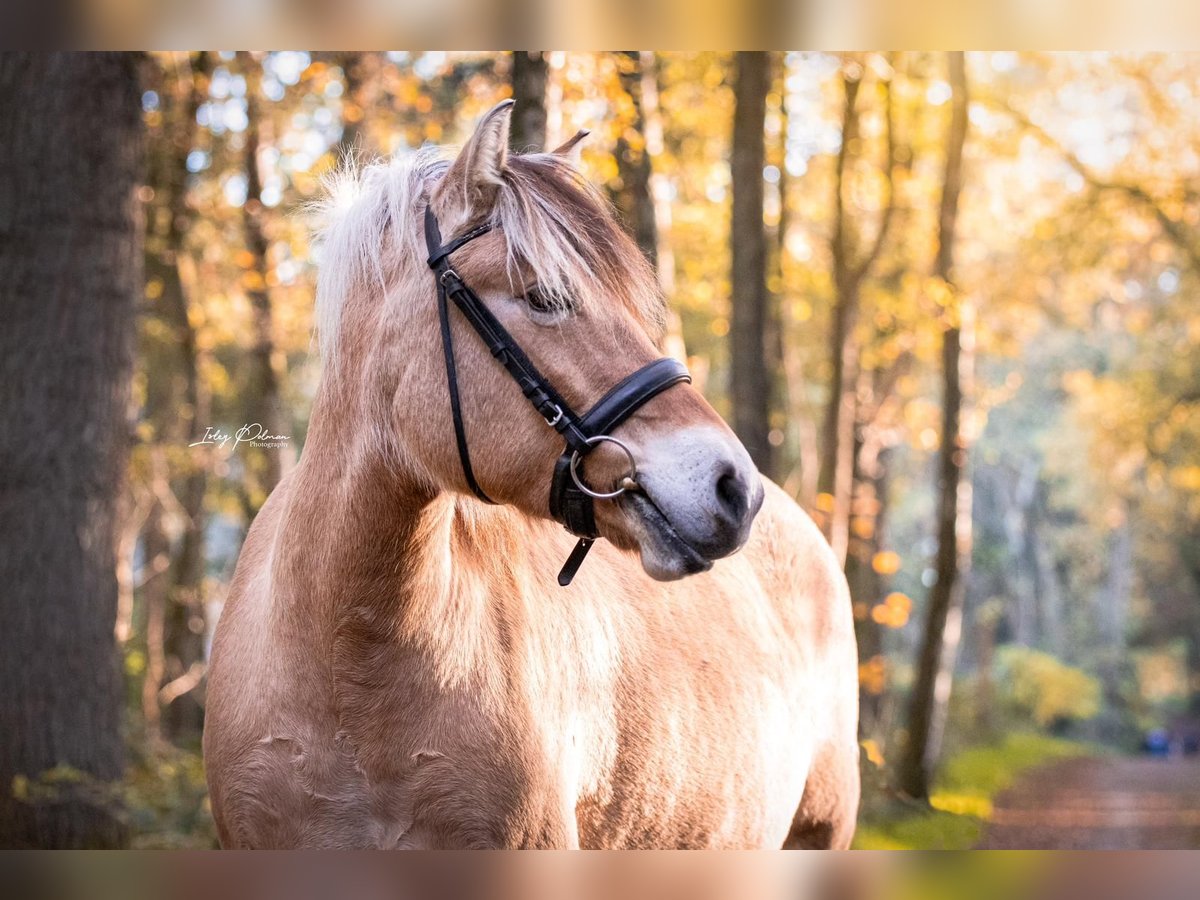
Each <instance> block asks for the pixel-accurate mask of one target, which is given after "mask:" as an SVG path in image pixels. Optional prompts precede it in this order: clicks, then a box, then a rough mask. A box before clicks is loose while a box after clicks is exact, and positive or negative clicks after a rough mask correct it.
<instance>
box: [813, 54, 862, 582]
mask: <svg viewBox="0 0 1200 900" xmlns="http://www.w3.org/2000/svg"><path fill="white" fill-rule="evenodd" d="M861 84H862V78H861V73H860V71H859V70H858V69H857V68H852V69H849V70H847V71H846V72H844V73H843V76H842V95H843V103H842V142H841V146H840V147H839V148H838V154H837V162H836V165H835V168H834V187H833V207H834V216H833V242H832V251H833V252H832V256H833V284H834V290H835V292H836V299H835V300H834V304H833V322H832V323H831V327H830V334H829V365H830V378H829V399H828V401H827V402H826V405H825V424H824V430H823V431H822V434H821V444H822V446H821V469H820V475H819V476H818V477H817V491H818V493H819V494H821V495H822V497H821V499H822V500H823V502H821V503H820V505H819V506H818V511H819V512H820V516H819V517H818V522H819V523H820V525H821V530H822V531H824V532H825V536H826V538H828V539H829V543H830V546H831V547H833V550H834V553H835V555H836V556H837V558H838V560H840V561H841V562H843V563H844V562H845V561H846V551H847V547H848V545H849V539H850V492H851V490H852V486H853V483H854V421H855V418H856V413H855V399H856V395H855V392H854V389H855V385H856V384H857V383H858V342H857V341H855V340H853V337H854V325H855V321H856V320H857V318H858V289H859V283H858V281H857V280H856V279H855V278H854V265H853V262H852V254H853V250H852V248H851V247H850V242H851V241H850V233H849V231H850V226H849V223H848V222H847V215H846V200H845V182H846V168H847V164H848V163H849V158H850V146H851V145H852V144H853V142H854V141H856V140H857V138H858V106H857V103H858V89H859V86H860V85H861Z"/></svg>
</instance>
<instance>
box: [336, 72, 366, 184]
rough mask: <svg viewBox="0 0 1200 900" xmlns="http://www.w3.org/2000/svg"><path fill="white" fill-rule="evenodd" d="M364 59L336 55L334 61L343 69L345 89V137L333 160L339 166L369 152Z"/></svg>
mask: <svg viewBox="0 0 1200 900" xmlns="http://www.w3.org/2000/svg"><path fill="white" fill-rule="evenodd" d="M363 56H364V54H363V53H360V52H358V51H345V52H340V53H335V54H334V59H335V60H336V62H337V65H338V67H339V68H340V69H341V70H342V79H343V87H344V90H345V93H344V94H343V97H342V136H341V137H340V138H338V142H337V144H335V145H334V147H333V159H334V162H335V163H336V164H337V165H341V164H342V162H343V161H344V160H346V159H351V158H353V157H354V155H355V154H356V153H359V152H361V151H363V150H365V149H366V147H365V146H364V135H363V123H364V122H365V121H366V112H367V111H366V109H364V105H365V104H364V103H363V96H362V94H363V73H362V66H363Z"/></svg>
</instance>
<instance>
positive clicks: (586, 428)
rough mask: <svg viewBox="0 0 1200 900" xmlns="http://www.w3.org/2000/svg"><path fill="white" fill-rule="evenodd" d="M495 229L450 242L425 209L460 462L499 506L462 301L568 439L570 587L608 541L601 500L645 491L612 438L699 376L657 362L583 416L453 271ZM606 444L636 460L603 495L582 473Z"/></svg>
mask: <svg viewBox="0 0 1200 900" xmlns="http://www.w3.org/2000/svg"><path fill="white" fill-rule="evenodd" d="M491 230H492V226H491V224H489V223H485V224H483V225H480V226H478V227H476V228H472V229H471V230H469V231H466V232H464V233H463V234H460V235H459V236H458V237H456V238H453V239H451V240H449V241H447V242H446V243H445V244H443V243H442V235H441V231H440V230H439V229H438V224H437V217H436V216H434V214H433V211H432V210H431V209H430V208H429V207H428V206H426V208H425V243H426V245H427V246H428V248H429V260H428V262H429V268H431V269H433V272H434V277H435V278H436V279H437V300H438V319H439V320H440V323H441V331H442V352H443V355H444V356H445V359H446V384H447V386H448V387H449V389H450V414H451V416H452V418H453V419H454V439H455V441H456V443H457V444H458V458H459V460H460V461H461V462H462V470H463V475H464V477H465V478H466V481H467V486H468V487H470V489H471V492H472V493H473V494H474V495H475V496H476V497H478V498H479V499H480V500H482V501H483V502H484V503H495V501H494V500H493V499H492V498H491V497H489V496H488V495H487V493H486V492H485V491H484V490H483V488H482V487H480V486H479V482H478V481H477V480H476V479H475V472H474V470H472V468H471V454H470V451H469V450H468V448H467V433H466V428H465V426H464V425H463V417H462V408H461V405H460V403H459V396H458V371H457V368H456V366H455V364H454V340H453V337H452V335H451V332H450V312H449V307H448V303H447V300H448V299H449V300H453V301H454V305H455V306H457V307H458V309H459V312H461V313H462V314H463V318H465V319H466V320H467V322H468V323H470V325H471V327H472V328H474V329H475V332H476V333H477V334H478V335H479V337H480V338H482V339H483V342H484V344H485V345H487V348H488V350H490V351H491V354H492V356H494V357H495V358H496V359H497V360H499V361H500V363H501V365H503V366H504V368H505V369H507V370H508V374H509V375H511V376H512V377H513V380H514V381H516V383H517V386H518V387H519V388H520V389H521V393H523V394H524V395H525V399H526V400H528V401H529V402H530V403H532V404H533V408H534V409H536V410H537V411H538V414H539V415H540V416H541V417H542V418H543V419H545V420H546V424H547V425H549V426H550V427H551V428H553V429H554V430H555V431H557V432H558V433H559V434H561V435H562V437H563V440H564V441H566V447H565V448H564V449H563V453H562V456H560V457H559V458H558V462H556V463H555V465H554V475H553V478H552V480H551V482H550V514H551V515H552V516H553V517H554V518H555V520H556V521H558V522H561V523H562V524H563V525H564V526H565V527H566V529H567V531H569V532H571V534H573V535H575V536H576V537H578V538H579V543H577V544H576V545H575V549H574V550H572V551H571V555H570V556H569V557H568V558H567V561H566V563H565V564H564V565H563V567H562V571H561V572H559V573H558V583H559V584H560V585H562V586H563V587H566V586H567V585H568V584H570V583H571V579H573V578H574V577H575V573H576V572H578V571H579V567H580V566H581V565H582V564H583V560H584V558H585V557H586V556H587V553H588V550H590V549H591V546H592V543H593V542H594V541H595V540H596V538H597V537H599V536H600V533H599V531H597V530H596V519H595V514H594V510H593V505H592V504H593V500H595V499H602V500H608V499H612V498H614V497H617V496H619V495H621V494H623V493H624V492H625V491H627V490H636V489H637V481H636V478H637V465H636V463H635V461H634V458H633V454H632V453H631V452H630V450H629V448H628V447H626V446H625V444H624V443H622V442H621V441H619V440H618V439H616V438H614V437H612V436H611V435H610V434H609V432H610V431H612V430H613V429H614V428H616V427H617V426H618V425H620V424H621V423H622V422H624V421H625V420H626V419H628V418H629V417H630V416H631V415H633V413H635V412H636V411H637V410H638V409H640V408H641V407H642V406H643V405H644V404H645V403H646V402H648V401H649V400H650V399H651V398H653V397H656V396H657V395H658V394H660V393H662V392H663V391H665V390H666V389H667V388H669V387H672V386H673V385H676V384H679V383H681V382H685V381H687V382H690V381H691V380H692V376H691V375H690V374H688V370H687V367H686V366H684V365H683V363H681V362H679V361H678V360H674V359H669V358H663V359H656V360H655V361H654V362H652V363H648V364H647V365H644V366H642V367H641V368H640V369H638V370H637V371H636V372H634V373H633V374H632V375H629V376H627V377H626V378H624V379H623V380H621V381H620V382H618V383H617V384H616V385H615V386H614V387H613V388H611V389H610V390H609V391H608V393H606V394H605V395H604V396H603V397H601V398H600V399H599V400H598V401H597V402H596V404H595V406H593V407H592V408H591V409H590V410H588V411H587V412H586V413H584V414H583V415H582V416H580V415H578V414H576V412H575V411H574V410H573V409H571V405H570V404H569V403H567V401H566V400H564V399H563V397H562V395H561V394H560V393H559V392H558V391H556V390H555V389H554V385H552V384H551V383H550V382H549V381H548V380H547V379H546V377H545V376H544V375H542V373H541V372H539V371H538V368H537V366H535V365H534V364H533V362H532V361H531V360H530V359H529V357H528V356H526V355H525V351H523V350H522V349H521V346H520V345H519V344H518V343H517V342H516V340H515V339H514V338H513V336H512V335H511V334H509V333H508V330H507V329H506V328H505V327H504V326H503V325H501V324H500V321H499V320H498V319H497V318H496V317H495V316H494V315H493V314H492V311H491V310H490V309H488V308H487V306H486V305H485V304H484V302H483V301H482V300H480V299H479V295H478V294H476V293H475V292H474V291H473V290H471V289H470V288H469V287H468V286H467V285H466V283H465V282H464V281H463V280H462V278H461V277H459V274H458V273H457V272H455V271H454V269H453V268H452V267H451V265H450V254H451V253H453V252H454V251H455V250H458V249H459V248H460V247H462V246H463V245H464V244H466V243H468V242H470V241H473V240H475V238H477V237H480V236H481V235H484V234H487V233H488V232H489V231H491ZM604 442H610V443H613V444H616V445H617V446H618V447H620V448H621V449H622V450H624V451H625V455H626V456H628V457H629V465H630V472H629V474H628V475H627V476H625V478H624V479H622V481H621V483H620V484H619V485H618V487H617V489H616V490H615V491H608V492H599V491H594V490H592V489H591V488H590V487H588V486H587V484H586V483H584V481H583V479H582V477H581V476H580V474H579V464H580V461H581V460H582V459H583V457H585V456H587V455H588V454H589V453H591V452H592V451H593V450H594V449H595V448H596V446H597V445H599V444H601V443H604Z"/></svg>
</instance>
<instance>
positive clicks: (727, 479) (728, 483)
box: [717, 469, 750, 522]
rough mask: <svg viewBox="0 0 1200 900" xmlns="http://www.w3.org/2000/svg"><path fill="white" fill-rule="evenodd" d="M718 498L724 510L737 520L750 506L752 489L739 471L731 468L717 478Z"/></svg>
mask: <svg viewBox="0 0 1200 900" xmlns="http://www.w3.org/2000/svg"><path fill="white" fill-rule="evenodd" d="M717 500H718V502H719V503H720V504H721V510H722V512H724V513H725V514H726V515H727V516H729V518H730V519H732V520H733V521H735V522H736V521H738V520H740V519H741V518H742V517H743V516H744V515H745V514H746V512H747V510H749V508H750V490H749V488H748V487H747V486H746V483H745V482H744V481H742V479H741V478H740V477H738V474H737V472H735V471H733V470H732V469H730V470H727V471H726V472H724V473H723V474H722V475H721V477H720V478H718V479H717Z"/></svg>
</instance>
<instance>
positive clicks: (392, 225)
mask: <svg viewBox="0 0 1200 900" xmlns="http://www.w3.org/2000/svg"><path fill="white" fill-rule="evenodd" d="M448 166H449V160H448V158H447V155H446V152H445V150H444V149H443V148H424V149H422V150H420V151H417V152H416V153H413V154H411V155H409V156H407V157H404V158H400V159H396V160H393V161H391V162H376V163H371V164H368V165H365V166H359V165H358V164H357V163H356V162H355V161H354V160H347V161H346V162H345V163H344V164H343V165H342V166H341V167H340V168H339V169H338V170H337V171H336V172H335V173H334V174H333V175H331V176H330V177H329V178H328V179H327V180H326V195H325V199H324V200H323V201H321V202H320V203H319V204H317V205H316V207H315V213H316V218H317V222H318V234H319V251H318V256H319V273H318V278H317V304H316V330H317V336H318V338H319V343H320V349H321V355H322V357H323V358H324V359H325V361H326V363H329V362H331V361H332V360H333V359H334V358H335V356H336V355H337V353H338V350H339V347H338V345H339V334H340V332H341V330H342V320H343V313H344V311H345V309H346V306H347V304H349V303H351V302H354V299H355V298H356V297H361V298H362V299H363V300H367V299H368V298H374V302H376V303H379V302H380V298H382V297H384V296H385V295H386V294H387V292H388V290H389V288H390V287H391V286H393V285H394V284H396V283H398V282H399V281H400V280H402V279H405V278H412V277H415V276H417V275H419V274H421V273H423V272H424V269H425V246H424V241H423V237H422V233H421V229H420V224H419V223H420V221H421V218H420V214H421V210H422V208H423V206H424V204H425V203H426V202H427V201H428V196H429V194H430V193H431V192H432V190H433V188H434V186H435V185H436V182H437V181H438V180H439V179H440V178H441V177H442V176H443V175H444V174H445V173H446V170H447V168H448ZM490 219H491V222H492V224H493V226H494V227H496V228H497V229H498V230H499V231H500V233H502V234H503V236H504V238H505V243H506V246H507V258H506V259H505V260H504V264H505V266H506V268H507V272H508V277H509V281H510V283H511V285H512V288H513V293H514V294H515V295H520V294H522V293H523V290H524V287H523V285H522V284H521V279H520V277H519V275H518V273H519V271H521V270H522V269H523V270H525V271H529V272H532V273H533V275H534V277H535V278H536V279H537V282H538V289H539V292H540V293H541V295H542V298H543V300H544V301H545V302H547V303H549V304H550V305H552V306H558V307H560V308H563V309H566V308H571V309H578V308H580V307H581V306H583V305H586V304H589V303H604V302H613V303H622V304H624V305H625V306H626V307H627V308H628V309H629V311H630V312H632V313H633V315H634V316H635V317H636V318H637V320H638V321H639V322H640V323H641V324H642V325H643V327H645V328H646V330H647V331H648V332H649V333H650V336H651V338H652V339H654V340H658V339H659V337H661V334H662V331H663V329H664V327H665V315H666V307H665V304H664V301H663V298H662V295H661V292H660V291H659V289H658V284H657V281H656V279H655V278H654V275H653V272H652V270H651V267H650V265H649V263H648V261H647V260H646V258H645V257H644V256H643V255H642V253H641V251H640V250H639V249H638V247H637V244H636V243H635V242H634V241H633V239H632V238H630V237H629V236H628V235H627V234H626V233H625V232H624V231H623V230H622V229H621V226H620V225H619V224H618V222H617V220H616V218H615V216H614V214H613V212H612V209H611V206H610V204H609V203H608V202H607V200H606V199H605V198H604V197H603V195H602V194H601V193H600V192H599V191H598V190H597V189H596V188H595V187H594V186H593V185H592V184H591V183H589V182H588V181H587V180H586V179H585V178H584V177H583V176H582V175H581V174H580V173H579V171H578V170H577V169H575V168H574V166H573V165H571V163H570V162H569V161H568V160H567V159H566V158H565V157H561V156H557V155H555V154H549V153H536V154H527V155H521V156H512V157H510V159H509V163H508V167H507V168H506V170H505V171H504V173H503V180H502V183H501V184H499V185H498V186H497V196H496V202H495V205H494V207H493V209H492V211H491V215H490ZM445 237H447V238H448V237H450V235H445Z"/></svg>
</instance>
